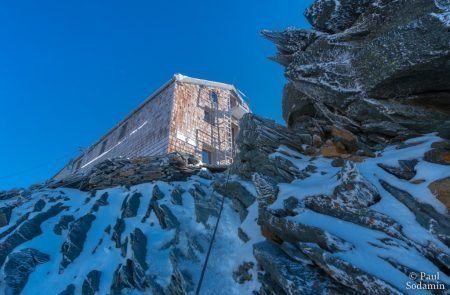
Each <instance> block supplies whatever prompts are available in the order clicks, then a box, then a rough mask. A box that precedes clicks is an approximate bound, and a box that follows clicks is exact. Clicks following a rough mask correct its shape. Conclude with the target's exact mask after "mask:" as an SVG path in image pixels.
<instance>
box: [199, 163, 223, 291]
mask: <svg viewBox="0 0 450 295" xmlns="http://www.w3.org/2000/svg"><path fill="white" fill-rule="evenodd" d="M230 170H231V169H230V168H228V174H227V180H226V182H225V193H224V194H223V195H222V201H221V204H220V211H219V215H218V216H217V221H216V225H215V227H214V231H213V235H212V237H211V241H210V242H209V247H208V252H207V253H206V258H205V262H204V264H203V268H202V273H201V275H200V279H199V281H198V285H197V290H196V291H195V295H199V294H200V290H201V288H202V283H203V278H204V277H205V272H206V267H207V266H208V261H209V256H210V254H211V249H212V246H213V244H214V240H215V238H216V233H217V229H218V228H219V222H220V217H221V216H222V211H223V207H224V203H225V195H226V194H227V192H228V181H229V180H230ZM214 191H215V190H213V192H212V193H214Z"/></svg>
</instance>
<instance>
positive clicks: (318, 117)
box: [263, 0, 450, 145]
mask: <svg viewBox="0 0 450 295" xmlns="http://www.w3.org/2000/svg"><path fill="white" fill-rule="evenodd" d="M305 15H306V17H307V19H308V20H309V22H310V23H311V25H312V27H313V29H312V30H304V29H289V30H286V31H284V32H271V31H264V32H263V35H264V36H266V37H267V38H268V39H270V40H272V41H273V42H274V43H275V44H276V45H277V48H278V54H277V55H276V56H274V57H273V59H274V60H276V61H278V62H279V63H281V64H282V65H283V66H285V67H286V77H287V78H288V79H289V81H290V82H289V83H288V84H287V85H286V87H285V90H284V95H283V116H284V118H285V120H286V121H287V122H288V124H289V126H291V127H297V128H301V129H306V130H309V131H310V132H313V133H318V134H322V135H326V134H327V130H326V127H327V126H328V125H338V126H341V127H344V128H345V129H347V130H349V131H351V132H353V133H355V134H358V135H359V137H360V139H361V140H362V141H363V142H364V143H367V144H369V145H375V144H385V143H386V142H389V141H392V140H402V139H405V138H410V137H412V136H417V135H418V134H423V133H427V132H434V131H438V132H439V134H440V136H442V137H444V138H447V139H448V138H450V105H449V102H450V87H449V85H450V76H449V75H448V72H449V70H450V59H449V57H450V37H449V30H450V4H449V2H448V1H442V0H434V1H432V0H417V1H416V0H402V1H391V0H362V1H353V0H316V1H315V2H314V3H313V4H312V5H311V7H310V8H309V9H308V10H307V11H306V12H305Z"/></svg>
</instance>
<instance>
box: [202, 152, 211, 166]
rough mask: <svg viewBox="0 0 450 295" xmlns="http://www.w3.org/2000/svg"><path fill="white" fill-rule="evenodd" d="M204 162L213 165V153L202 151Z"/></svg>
mask: <svg viewBox="0 0 450 295" xmlns="http://www.w3.org/2000/svg"><path fill="white" fill-rule="evenodd" d="M202 162H203V163H205V164H211V152H210V151H207V150H202Z"/></svg>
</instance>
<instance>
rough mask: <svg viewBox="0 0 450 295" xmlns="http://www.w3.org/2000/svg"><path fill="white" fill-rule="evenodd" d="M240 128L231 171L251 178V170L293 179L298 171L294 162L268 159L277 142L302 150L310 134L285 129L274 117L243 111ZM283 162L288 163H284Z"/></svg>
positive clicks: (280, 178) (309, 139)
mask: <svg viewBox="0 0 450 295" xmlns="http://www.w3.org/2000/svg"><path fill="white" fill-rule="evenodd" d="M240 126H241V132H239V134H238V136H237V138H236V145H237V146H239V153H238V154H237V155H236V157H235V159H234V161H233V167H232V169H233V171H234V172H236V173H238V174H239V175H241V176H243V177H244V178H247V179H251V178H252V175H253V173H254V172H261V173H263V174H265V175H268V176H271V177H275V178H276V179H277V180H279V181H284V180H287V181H292V180H294V179H295V176H296V174H298V173H299V171H297V170H298V169H296V168H295V167H294V166H293V165H289V163H286V162H280V161H278V162H277V161H275V160H271V159H269V157H268V156H269V155H270V154H271V153H274V152H275V151H276V150H277V149H278V148H279V146H280V145H285V146H287V147H289V148H292V149H294V150H299V151H303V149H302V145H303V144H311V143H312V138H311V135H309V134H299V133H298V132H295V131H294V130H288V129H286V128H285V127H283V126H281V125H280V124H277V123H275V122H274V121H271V120H268V119H263V118H259V117H257V116H255V115H253V114H246V115H245V116H244V117H243V118H242V119H241V123H240ZM286 165H288V166H287V167H286Z"/></svg>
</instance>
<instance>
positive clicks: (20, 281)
mask: <svg viewBox="0 0 450 295" xmlns="http://www.w3.org/2000/svg"><path fill="white" fill-rule="evenodd" d="M49 260H50V256H49V255H47V254H44V253H41V252H39V251H38V250H36V249H30V248H27V249H23V250H20V251H19V252H14V253H11V254H10V255H8V261H7V262H6V263H5V269H4V272H5V282H6V288H5V293H6V294H20V293H21V291H22V289H23V288H24V287H25V285H26V283H27V281H28V277H29V275H30V273H32V272H33V271H34V269H35V268H36V266H37V265H39V264H42V263H46V262H47V261H49Z"/></svg>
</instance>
